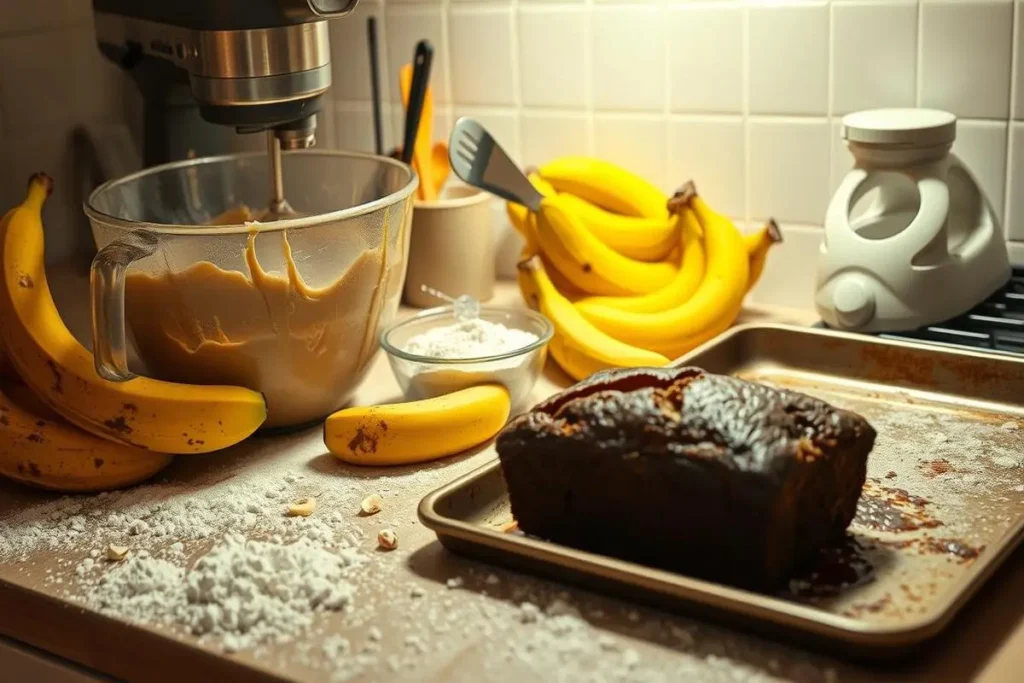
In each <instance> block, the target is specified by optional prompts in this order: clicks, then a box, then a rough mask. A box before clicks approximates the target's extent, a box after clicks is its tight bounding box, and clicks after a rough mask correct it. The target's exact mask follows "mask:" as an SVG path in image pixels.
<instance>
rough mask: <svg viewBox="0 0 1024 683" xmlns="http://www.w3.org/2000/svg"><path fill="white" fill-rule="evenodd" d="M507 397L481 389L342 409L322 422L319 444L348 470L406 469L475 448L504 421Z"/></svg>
mask: <svg viewBox="0 0 1024 683" xmlns="http://www.w3.org/2000/svg"><path fill="white" fill-rule="evenodd" d="M510 410H511V403H510V400H509V395H508V391H507V390H506V389H505V387H503V386H501V385H498V384H484V385H480V386H475V387H469V388H468V389H462V390H460V391H456V392H453V393H451V394H445V395H444V396H438V397H436V398H429V399H425V400H422V401H411V402H409V403H396V404H393V405H383V406H365V407H357V408H346V409H343V410H339V411H338V412H336V413H334V414H333V415H331V416H330V417H328V418H327V420H326V421H325V422H324V443H325V444H326V445H327V450H329V451H330V452H331V453H333V454H334V455H335V457H337V458H338V459H339V460H343V461H345V462H347V463H350V464H353V465H408V464H412V463H417V462H426V461H428V460H436V459H437V458H442V457H444V456H446V455H454V454H455V453H461V452H462V451H464V450H467V449H469V448H472V447H474V446H479V445H480V444H482V443H484V442H485V441H487V440H488V439H490V438H491V437H493V436H494V435H495V434H497V433H498V432H499V431H500V430H501V428H502V427H504V426H505V422H506V421H507V420H508V415H509V411H510Z"/></svg>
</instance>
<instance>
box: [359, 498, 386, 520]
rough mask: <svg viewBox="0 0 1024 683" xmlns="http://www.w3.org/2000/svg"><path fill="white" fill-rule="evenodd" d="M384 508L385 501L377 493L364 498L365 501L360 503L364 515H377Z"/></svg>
mask: <svg viewBox="0 0 1024 683" xmlns="http://www.w3.org/2000/svg"><path fill="white" fill-rule="evenodd" d="M383 509H384V501H383V499H381V497H380V496H378V495H377V494H376V493H375V494H373V495H372V496H367V497H366V498H363V502H362V503H360V504H359V510H360V512H362V513H363V514H364V515H367V516H369V515H375V514H377V513H378V512H380V511H381V510H383Z"/></svg>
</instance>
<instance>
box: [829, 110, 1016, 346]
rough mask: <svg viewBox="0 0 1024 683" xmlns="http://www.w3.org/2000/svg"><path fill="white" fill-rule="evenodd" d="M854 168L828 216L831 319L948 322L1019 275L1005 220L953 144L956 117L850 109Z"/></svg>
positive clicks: (847, 124)
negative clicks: (1013, 266) (1013, 270)
mask: <svg viewBox="0 0 1024 683" xmlns="http://www.w3.org/2000/svg"><path fill="white" fill-rule="evenodd" d="M842 136H843V138H844V139H845V140H846V142H847V145H848V146H849V148H850V151H851V152H852V153H853V157H854V166H853V168H852V169H851V170H850V172H849V173H848V174H847V175H846V177H845V178H844V179H843V181H842V183H841V184H840V185H839V189H838V190H836V193H835V195H834V196H833V197H832V201H831V202H830V204H829V207H828V213H827V214H826V216H825V237H824V240H823V242H822V244H821V251H820V255H819V257H818V272H817V284H816V293H815V306H816V308H817V310H818V314H819V315H820V316H821V318H822V320H824V321H825V323H826V324H827V325H829V326H830V327H835V328H839V329H847V330H857V331H861V332H897V331H905V330H913V329H917V328H919V327H923V326H925V325H932V324H935V323H938V322H942V321H945V320H949V319H950V318H953V317H956V316H958V315H960V314H962V313H965V312H967V311H968V310H970V309H971V308H972V307H974V306H975V305H977V304H978V303H980V302H981V301H983V300H984V299H985V298H986V297H988V296H989V295H991V294H993V293H994V292H995V291H996V290H998V289H999V288H1000V287H1002V286H1003V285H1004V284H1006V282H1007V281H1008V280H1009V278H1010V274H1011V269H1010V262H1009V257H1008V255H1007V251H1006V242H1005V241H1004V239H1003V232H1002V230H1001V228H1000V225H999V220H998V218H997V217H996V215H995V212H994V211H993V210H992V206H991V204H990V203H989V201H988V199H987V198H986V197H985V195H984V193H983V192H982V191H981V188H980V187H979V185H978V182H977V180H976V178H975V177H974V175H973V174H972V173H971V171H970V170H969V169H968V168H967V167H966V166H964V164H963V162H962V161H961V160H960V159H959V158H957V156H956V155H955V154H952V153H951V152H950V148H951V147H952V146H953V141H954V140H955V139H956V117H955V116H954V115H953V114H950V113H948V112H944V111H937V110H931V109H875V110H869V111H862V112H856V113H853V114H849V115H847V116H845V117H843V125H842Z"/></svg>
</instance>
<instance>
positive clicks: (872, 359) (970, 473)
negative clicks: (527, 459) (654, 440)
mask: <svg viewBox="0 0 1024 683" xmlns="http://www.w3.org/2000/svg"><path fill="white" fill-rule="evenodd" d="M868 347H870V348H868ZM677 364H680V365H693V366H698V367H703V368H705V369H706V370H708V371H709V372H715V373H729V374H733V375H735V376H738V377H741V378H743V379H746V380H749V381H755V382H760V383H764V384H769V385H776V386H779V387H785V388H789V389H794V390H797V391H800V392H803V393H806V394H809V395H811V396H815V397H817V398H820V399H822V400H824V401H826V402H828V403H829V404H831V405H834V406H836V407H838V408H845V409H847V410H851V411H854V412H856V413H858V414H860V415H862V416H864V417H865V418H866V419H867V420H868V421H869V422H870V423H871V425H872V426H873V427H874V428H875V430H876V431H877V434H878V438H877V439H876V442H875V445H874V449H873V450H872V452H871V455H870V456H869V458H868V478H869V481H868V482H867V485H866V486H865V487H864V490H863V492H862V497H861V500H860V503H859V507H858V515H857V518H856V519H855V521H854V522H853V523H852V524H851V526H850V528H849V530H848V532H849V540H848V542H847V544H846V545H845V546H844V547H843V548H839V549H835V548H831V549H825V550H823V551H822V553H821V557H820V558H819V560H818V562H817V563H816V566H807V567H806V568H805V569H804V570H803V571H802V572H800V573H798V575H796V576H794V577H793V580H792V581H791V584H790V587H789V590H784V591H782V594H781V595H780V594H775V595H773V596H771V597H770V599H769V600H768V601H767V602H766V601H765V600H764V598H762V597H761V596H760V595H759V594H754V593H745V594H737V593H735V592H731V591H729V590H728V589H727V588H725V587H720V586H718V585H716V584H710V585H708V584H702V583H699V582H698V583H695V582H693V581H692V580H690V579H689V577H685V576H682V575H671V574H669V575H666V574H665V573H657V572H655V571H654V570H650V569H648V568H644V567H638V568H635V569H633V568H630V569H621V568H620V567H619V566H616V565H614V564H610V563H607V562H605V561H604V560H603V559H602V556H596V557H595V556H593V555H590V556H583V555H581V554H580V553H579V552H578V551H576V550H574V549H570V548H563V547H561V546H558V545H557V544H550V543H545V544H542V545H541V547H538V545H536V544H535V543H534V544H529V542H530V540H531V539H527V538H525V537H523V536H521V535H519V534H501V533H500V531H499V529H500V527H501V526H502V525H503V524H507V523H509V522H510V521H511V514H510V510H509V507H508V499H507V492H506V490H505V488H504V482H503V480H502V478H501V472H500V467H498V466H497V465H496V464H495V465H494V466H493V469H491V470H487V469H482V470H480V471H479V472H478V473H471V474H469V475H466V477H465V478H463V479H462V480H459V481H456V482H453V483H452V484H450V485H449V486H447V487H444V488H442V489H439V490H438V491H435V492H434V493H432V494H431V495H430V496H428V497H427V498H425V499H424V501H423V505H422V507H421V518H422V519H423V521H424V523H425V524H426V525H427V526H428V527H430V528H432V529H434V530H435V531H437V533H438V536H439V538H440V539H441V540H442V542H445V544H446V545H448V546H449V547H450V548H452V549H453V550H456V551H458V552H464V553H467V554H471V555H476V556H479V557H482V558H483V559H486V560H489V561H499V562H502V561H505V559H507V561H509V562H513V558H521V559H524V560H525V559H527V558H528V559H529V560H532V561H531V562H529V565H528V566H529V568H531V570H534V571H540V572H542V573H552V574H557V576H558V577H560V578H564V577H567V576H570V575H575V576H576V577H577V578H578V579H580V580H582V577H587V578H588V580H590V581H595V582H598V583H600V584H601V585H602V586H603V587H604V588H605V589H606V590H610V591H613V592H619V591H621V592H628V594H629V595H632V596H634V597H635V596H637V595H638V594H642V595H645V596H647V597H649V599H652V600H656V601H657V602H658V604H660V605H661V606H662V607H664V608H668V607H670V606H671V607H677V608H679V609H681V610H683V611H687V610H688V609H689V607H688V605H689V606H692V605H693V604H698V605H701V606H702V607H703V608H704V611H705V613H706V612H707V610H711V611H712V612H713V613H716V614H718V615H719V616H722V617H726V618H728V617H734V618H735V617H739V618H742V620H743V623H746V624H751V623H752V624H753V625H754V626H763V627H766V628H768V629H770V630H769V631H768V632H769V633H771V634H775V633H779V634H781V633H784V632H790V633H796V634H798V635H800V636H801V637H815V638H819V639H821V638H824V639H826V640H829V641H841V642H843V643H844V644H845V646H846V648H847V649H846V650H845V651H847V652H849V653H854V652H857V653H859V654H862V655H870V656H885V655H887V654H888V655H891V654H894V653H898V652H901V651H903V650H905V649H906V648H908V647H911V646H913V645H915V644H916V643H919V642H921V641H923V640H926V639H928V638H930V637H931V636H933V635H935V634H936V633H938V632H939V631H940V630H941V629H942V628H944V627H945V625H946V624H947V623H948V622H949V620H950V619H951V618H952V616H953V615H955V613H956V612H957V611H958V610H959V609H960V608H961V607H962V606H963V604H964V603H965V602H966V601H965V599H964V598H965V597H968V596H970V594H971V593H973V592H974V591H975V590H976V589H977V588H978V587H980V585H981V584H982V583H983V582H984V580H985V579H986V578H987V577H988V576H989V574H990V573H991V571H992V570H993V569H994V568H995V567H996V566H998V564H999V562H1001V561H1002V560H1003V559H1005V558H1006V557H1007V556H1009V554H1010V552H1011V551H1012V550H1013V548H1015V547H1016V546H1017V544H1018V543H1019V541H1020V540H1021V538H1022V536H1024V363H1022V362H1021V361H1019V360H1014V359H1009V358H1006V357H995V356H993V357H980V356H979V355H977V354H976V355H973V356H972V355H971V354H960V353H953V352H950V351H949V350H945V349H942V348H940V347H935V346H931V345H923V344H921V345H914V344H910V343H900V342H890V341H887V340H881V339H878V338H874V337H869V336H865V335H844V334H836V333H831V332H823V331H817V330H807V329H803V328H789V327H784V326H774V325H763V326H762V325H757V326H748V327H746V328H737V329H734V330H731V331H729V332H727V333H725V334H724V335H722V336H721V337H719V338H718V339H717V340H716V341H715V342H713V343H711V344H708V345H707V346H705V347H703V348H701V349H698V350H697V351H695V352H694V353H692V354H689V355H687V356H685V357H683V358H681V359H679V360H678V361H677ZM899 364H903V368H902V369H900V368H896V367H894V366H895V365H899ZM990 366H991V367H990ZM488 467H490V466H488ZM470 490H473V491H475V494H476V495H475V500H473V501H470V500H469V491H470ZM624 514H628V512H624ZM476 530H480V532H481V533H484V534H488V533H489V534H492V535H493V537H491V538H489V539H488V538H484V537H479V538H477V537H476V536H475V534H476V533H477V532H476ZM494 537H500V538H494ZM609 559H610V558H609ZM814 564H815V563H812V565H814ZM519 566H527V565H524V564H523V563H522V562H520V563H519ZM745 596H749V597H745ZM765 597H767V596H765Z"/></svg>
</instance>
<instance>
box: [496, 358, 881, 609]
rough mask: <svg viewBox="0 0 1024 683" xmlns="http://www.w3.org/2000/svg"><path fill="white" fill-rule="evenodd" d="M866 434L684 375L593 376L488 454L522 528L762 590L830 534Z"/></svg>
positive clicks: (860, 464) (870, 437) (839, 527)
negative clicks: (495, 457) (495, 456)
mask: <svg viewBox="0 0 1024 683" xmlns="http://www.w3.org/2000/svg"><path fill="white" fill-rule="evenodd" d="M874 440H875V431H874V429H873V428H872V427H871V425H869V424H868V422H867V421H866V420H865V419H864V418H863V417H861V416H859V415H857V414H855V413H851V412H849V411H845V410H840V409H837V408H834V407H832V406H831V405H829V404H827V403H825V402H824V401H821V400H818V399H815V398H812V397H810V396H806V395H804V394H801V393H798V392H795V391H787V390H780V389H775V388H771V387H768V386H765V385H762V384H756V383H753V382H747V381H744V380H741V379H737V378H734V377H728V376H723V375H714V374H710V373H707V372H704V371H703V370H701V369H699V368H694V367H683V368H650V369H635V370H608V371H604V372H599V373H597V374H595V375H593V376H591V377H590V378H588V379H586V380H584V381H583V382H580V383H579V384H576V385H575V386H573V387H571V388H569V389H567V390H566V391H563V392H562V393H560V394H557V395H555V396H553V397H551V398H550V399H548V400H547V401H544V402H543V403H540V404H539V405H537V406H536V407H535V408H534V409H533V410H531V411H530V412H528V413H525V414H523V415H520V416H518V417H517V418H516V419H514V420H513V421H512V422H510V423H509V424H508V425H507V426H506V428H505V429H504V430H503V431H502V432H501V434H499V436H498V439H497V451H498V455H499V457H500V459H501V468H502V471H503V473H504V475H505V480H506V482H507V484H508V490H509V496H510V498H511V503H512V514H513V515H514V516H515V518H516V520H518V522H519V527H520V528H521V529H522V530H523V531H524V532H525V533H527V534H531V535H534V536H538V537H540V538H545V539H548V540H551V541H555V542H558V543H562V544H565V545H569V546H573V547H576V548H580V549H585V550H590V551H594V552H598V553H602V554H605V555H610V556H614V557H619V558H622V559H628V560H632V561H635V562H640V563H643V564H648V565H651V566H656V567H661V568H665V569H670V570H674V571H679V572H682V573H685V574H689V575H691V576H696V577H700V578H705V579H708V580H712V581H716V582H719V583H727V584H731V585H735V586H740V587H747V588H753V589H760V590H770V589H773V588H775V587H778V586H779V585H780V584H784V583H785V582H786V581H787V580H788V579H789V578H790V577H791V575H792V574H793V572H794V570H795V569H797V568H798V567H799V566H800V565H801V564H803V563H805V562H806V561H808V560H810V559H811V558H812V557H813V556H814V555H815V553H816V551H817V550H818V549H819V548H820V547H822V546H824V545H828V544H830V543H833V542H837V541H839V540H840V539H841V538H842V537H843V534H844V532H845V530H846V527H847V526H848V525H849V524H850V521H851V520H852V519H853V515H854V512H855V511H856V508H857V499H858V498H859V497H860V493H861V487H862V486H863V485H864V478H865V474H866V466H867V458H868V453H869V452H870V451H871V448H872V447H873V445H874Z"/></svg>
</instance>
